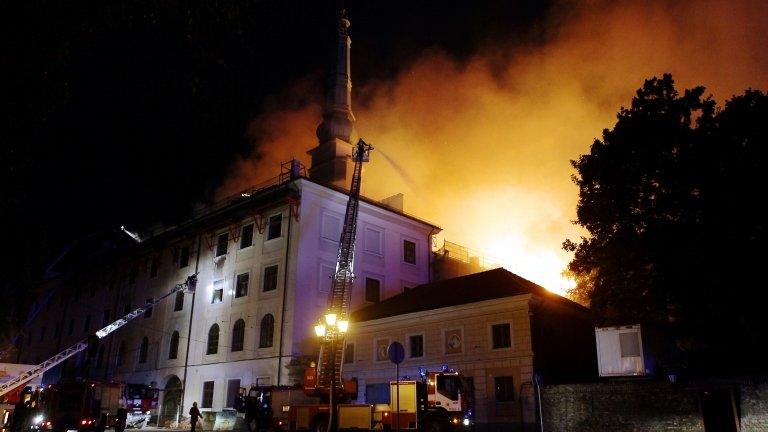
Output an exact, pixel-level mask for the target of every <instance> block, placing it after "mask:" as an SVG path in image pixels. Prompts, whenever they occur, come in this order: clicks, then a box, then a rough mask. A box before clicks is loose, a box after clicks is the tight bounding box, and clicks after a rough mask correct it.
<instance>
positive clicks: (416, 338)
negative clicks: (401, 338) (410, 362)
mask: <svg viewBox="0 0 768 432" xmlns="http://www.w3.org/2000/svg"><path fill="white" fill-rule="evenodd" d="M408 348H409V349H410V356H411V357H424V335H411V336H409V337H408Z"/></svg>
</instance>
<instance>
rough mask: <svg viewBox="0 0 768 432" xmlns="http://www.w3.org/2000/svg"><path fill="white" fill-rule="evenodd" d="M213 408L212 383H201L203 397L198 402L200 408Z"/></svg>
mask: <svg viewBox="0 0 768 432" xmlns="http://www.w3.org/2000/svg"><path fill="white" fill-rule="evenodd" d="M211 407H213V381H205V382H203V397H202V399H201V401H200V408H211Z"/></svg>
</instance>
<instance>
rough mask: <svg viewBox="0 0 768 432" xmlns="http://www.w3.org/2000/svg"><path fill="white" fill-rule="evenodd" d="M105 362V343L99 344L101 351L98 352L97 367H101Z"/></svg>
mask: <svg viewBox="0 0 768 432" xmlns="http://www.w3.org/2000/svg"><path fill="white" fill-rule="evenodd" d="M102 364H104V345H99V352H98V354H96V369H101V365H102Z"/></svg>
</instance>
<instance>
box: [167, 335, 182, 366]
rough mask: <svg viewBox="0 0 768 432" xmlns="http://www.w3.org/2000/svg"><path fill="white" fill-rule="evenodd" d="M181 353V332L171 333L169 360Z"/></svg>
mask: <svg viewBox="0 0 768 432" xmlns="http://www.w3.org/2000/svg"><path fill="white" fill-rule="evenodd" d="M178 355H179V332H177V331H175V332H173V334H172V335H171V346H169V347H168V360H173V359H175V358H177V357H178Z"/></svg>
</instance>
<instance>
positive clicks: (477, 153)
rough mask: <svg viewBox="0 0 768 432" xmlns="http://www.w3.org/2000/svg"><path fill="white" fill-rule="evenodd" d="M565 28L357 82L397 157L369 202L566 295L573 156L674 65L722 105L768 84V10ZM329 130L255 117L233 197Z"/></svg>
mask: <svg viewBox="0 0 768 432" xmlns="http://www.w3.org/2000/svg"><path fill="white" fill-rule="evenodd" d="M552 22H553V23H558V24H557V27H556V28H551V29H548V32H549V33H550V37H549V42H547V43H546V44H543V45H538V46H520V45H510V44H505V43H504V41H498V45H496V46H487V47H485V48H484V50H483V51H482V53H481V54H478V55H476V56H475V57H473V58H471V59H470V60H469V61H465V62H463V63H461V64H459V63H457V62H456V61H454V60H453V59H452V58H451V57H450V56H448V55H445V54H443V53H441V52H439V51H427V52H425V53H424V55H423V56H422V57H421V58H420V59H419V60H418V61H416V62H415V63H414V64H412V65H411V66H410V67H409V68H407V70H405V71H404V72H403V73H402V74H400V75H399V76H397V77H396V78H395V79H393V80H390V81H387V82H377V83H369V84H367V85H366V86H363V87H362V88H355V89H354V91H355V95H354V97H353V100H365V101H367V104H366V105H365V106H360V107H353V109H354V111H355V115H356V117H357V119H358V123H357V128H358V131H359V132H360V135H361V136H363V137H365V138H366V140H367V141H369V142H371V143H372V144H373V145H374V146H375V147H377V148H380V149H381V150H382V151H383V152H385V153H386V155H387V156H388V157H389V158H391V159H392V161H393V164H390V163H387V162H386V161H385V160H383V158H382V157H381V155H376V153H375V151H374V154H373V155H372V161H371V163H370V164H369V165H368V166H367V167H366V171H365V178H364V180H363V193H364V194H365V195H367V196H369V197H371V198H374V199H380V198H383V197H386V196H389V195H392V194H394V193H398V192H404V193H406V211H407V212H409V213H413V214H416V215H418V216H420V217H423V218H425V219H428V220H432V221H435V222H436V223H438V224H439V225H440V226H442V227H443V228H444V229H445V231H444V236H445V238H447V239H449V240H451V241H455V242H458V243H462V244H465V245H467V246H469V247H471V248H472V249H475V250H478V251H483V252H484V253H486V254H487V255H489V256H491V257H494V258H497V259H500V260H502V261H503V262H504V264H505V267H507V268H509V269H510V270H512V271H515V272H517V273H518V274H520V275H522V276H525V277H528V278H530V279H531V280H533V281H536V282H538V283H540V284H542V285H544V286H546V287H548V288H550V289H554V290H559V291H562V290H563V289H564V288H566V287H567V285H568V282H567V281H564V280H563V279H562V278H561V276H560V271H561V270H562V269H563V268H564V267H565V265H566V263H567V262H568V261H569V260H570V258H571V257H570V256H569V254H567V253H566V252H564V251H562V250H561V248H560V245H561V243H562V241H563V240H564V239H565V238H578V237H579V236H580V235H584V233H583V232H581V231H580V230H579V229H578V227H576V226H574V225H573V224H572V223H571V221H572V220H573V219H575V208H576V201H577V189H576V187H575V185H573V184H572V182H571V180H570V176H571V174H573V170H572V168H571V167H570V164H569V160H571V159H575V158H577V157H578V155H579V154H581V153H584V152H586V151H588V150H589V146H590V145H591V143H592V141H593V140H594V138H596V137H599V136H600V133H601V130H602V129H603V128H610V127H612V126H613V123H614V121H615V120H614V119H615V115H616V112H617V111H618V110H619V108H620V107H621V106H622V105H628V104H629V102H630V100H631V97H632V96H633V94H634V91H635V90H636V89H637V88H639V87H640V86H641V85H642V83H643V80H644V79H646V78H649V77H652V76H660V75H661V74H662V73H664V72H671V73H672V74H673V76H674V77H675V79H676V80H677V83H678V88H679V89H682V88H684V87H691V86H695V85H705V86H707V88H708V90H709V91H710V92H712V93H713V95H714V96H715V97H716V99H718V101H720V102H723V101H724V100H725V99H727V98H729V97H730V96H731V95H733V94H736V93H741V92H742V91H743V90H744V89H746V88H748V87H753V88H765V87H766V84H767V83H768V56H766V54H765V48H764V47H765V46H768V34H766V32H765V31H764V29H765V28H766V24H768V2H760V1H755V2H714V1H713V2H706V1H695V2H684V3H683V2H669V3H666V2H658V3H657V2H630V1H625V2H588V3H585V4H582V5H578V6H573V5H570V6H565V5H564V6H563V7H562V13H561V14H560V15H559V16H557V17H553V20H552ZM553 25H554V24H553ZM352 37H353V53H352V61H353V62H354V58H355V56H354V32H353V35H352ZM498 59H505V60H504V61H503V62H500V61H499V60H498ZM353 79H354V77H353ZM301 92H302V94H306V86H302V90H301ZM361 95H362V96H364V97H362V98H361V97H359V96H361ZM315 100H317V101H318V102H319V101H321V99H320V98H319V97H317V98H316V99H315ZM319 121H320V108H319V106H317V105H308V106H304V107H302V108H297V109H279V108H278V109H275V110H274V111H272V112H271V113H270V114H268V115H265V116H262V117H260V118H258V119H256V120H255V121H254V123H253V124H252V125H251V129H250V130H251V133H252V136H253V137H255V138H254V139H255V141H256V142H257V147H256V152H255V155H256V156H255V157H253V158H251V159H244V160H241V161H238V162H237V163H236V164H235V166H234V170H233V171H232V172H233V175H232V178H231V179H230V181H229V182H228V183H227V184H226V185H225V187H224V188H223V192H226V193H229V192H234V191H236V190H237V189H240V188H242V187H245V186H247V185H250V184H254V183H257V182H259V181H261V180H264V179H266V178H268V177H271V176H274V175H276V173H277V172H276V170H277V166H278V164H279V162H280V161H285V160H288V159H290V158H291V157H294V156H296V157H298V158H300V159H302V160H303V161H304V162H306V163H308V162H309V160H308V158H307V157H306V155H305V152H306V151H307V150H308V149H310V148H311V147H314V146H315V145H316V139H315V137H314V130H315V127H316V125H317V124H318V122H319ZM256 137H257V138H256ZM377 156H378V158H377ZM398 170H403V171H404V172H406V173H407V174H408V175H407V176H406V175H401V174H400V173H399V172H398Z"/></svg>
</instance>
